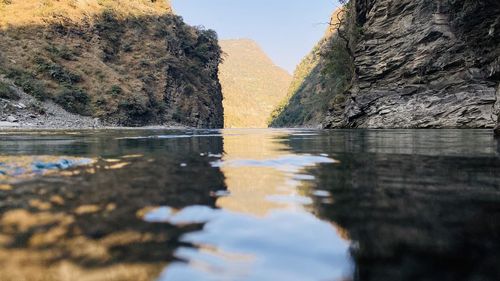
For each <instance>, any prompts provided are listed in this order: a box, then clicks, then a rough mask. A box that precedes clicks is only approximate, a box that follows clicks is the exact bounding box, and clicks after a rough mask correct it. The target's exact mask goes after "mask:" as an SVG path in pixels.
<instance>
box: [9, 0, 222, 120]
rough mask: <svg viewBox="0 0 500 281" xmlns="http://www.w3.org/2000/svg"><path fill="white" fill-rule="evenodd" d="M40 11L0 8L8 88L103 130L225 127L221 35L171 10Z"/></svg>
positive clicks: (133, 5) (53, 6)
mask: <svg viewBox="0 0 500 281" xmlns="http://www.w3.org/2000/svg"><path fill="white" fill-rule="evenodd" d="M42 2H43V3H41V2H40V1H35V0H30V1H21V0H10V1H0V50H1V52H0V76H2V77H3V79H4V80H5V82H6V83H14V84H15V85H16V86H18V87H19V88H21V89H23V90H24V91H25V92H26V93H28V94H30V95H32V96H34V97H36V98H37V99H38V100H40V101H45V100H50V101H54V102H55V103H57V104H59V105H61V106H62V107H63V108H64V109H66V110H67V111H69V112H71V113H76V114H81V115H85V116H92V117H97V118H99V119H100V120H101V121H102V123H104V124H105V125H106V124H108V125H125V126H142V125H162V124H171V123H176V124H182V125H186V126H192V127H203V128H220V127H222V126H223V108H222V91H221V86H220V84H219V81H218V65H219V62H220V58H221V57H220V54H221V51H220V47H219V46H218V42H217V35H216V33H215V32H213V31H210V30H203V29H199V28H195V27H191V26H188V25H186V24H185V23H184V22H183V20H182V18H180V17H178V16H176V15H173V14H172V11H171V7H170V5H169V4H168V1H150V0H141V1H128V0H124V1H98V0H87V1H66V0H64V1H61V0H60V1H55V0H54V1H53V0H49V1H42ZM27 106H28V107H31V106H32V105H27ZM33 106H34V107H36V104H35V105H33ZM0 117H1V116H0ZM34 123H37V122H34Z"/></svg>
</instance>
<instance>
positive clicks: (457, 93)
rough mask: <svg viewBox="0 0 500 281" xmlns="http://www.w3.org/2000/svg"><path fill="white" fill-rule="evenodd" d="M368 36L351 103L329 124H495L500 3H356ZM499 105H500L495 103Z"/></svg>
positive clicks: (360, 50)
mask: <svg viewBox="0 0 500 281" xmlns="http://www.w3.org/2000/svg"><path fill="white" fill-rule="evenodd" d="M351 4H353V8H354V9H355V16H356V18H355V22H356V25H357V26H358V27H359V28H360V29H361V31H362V35H361V38H360V40H359V42H358V43H357V45H356V48H355V59H354V64H355V68H356V75H355V78H354V81H353V85H352V88H351V89H350V90H349V92H348V93H347V94H346V102H345V104H344V106H343V107H342V108H340V109H333V108H331V109H330V114H329V116H328V117H327V119H326V121H325V123H324V125H325V127H328V128H333V127H369V128H425V127H429V128H445V127H446V128H483V127H488V128H489V127H493V126H495V124H496V123H497V119H498V111H499V104H500V100H499V99H498V97H500V88H499V82H500V2H498V1H497V0H477V1H472V0H439V1H435V0H356V1H353V2H352V3H351ZM497 101H498V102H497Z"/></svg>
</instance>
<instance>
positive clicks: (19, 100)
mask: <svg viewBox="0 0 500 281" xmlns="http://www.w3.org/2000/svg"><path fill="white" fill-rule="evenodd" d="M0 82H3V83H5V84H7V85H9V86H10V88H11V90H12V93H13V94H12V97H11V98H9V99H6V98H2V97H1V96H0V130H6V129H9V130H11V129H16V130H17V129H19V130H32V129H35V130H54V129H61V130H66V129H136V128H133V127H121V126H119V125H118V124H113V123H110V122H106V123H103V122H102V121H101V120H100V119H99V118H92V117H90V116H82V115H78V114H73V113H70V112H68V111H66V110H64V108H62V107H61V106H60V105H58V104H56V103H54V102H53V101H51V100H46V101H40V100H37V99H35V98H34V97H33V96H31V95H28V94H26V93H25V92H24V91H22V90H20V89H19V88H18V87H16V86H15V85H14V84H13V83H11V81H9V80H7V79H3V78H2V77H0ZM141 128H144V129H187V128H188V127H186V126H183V125H180V124H178V123H175V122H169V123H166V124H161V125H152V126H145V127H141Z"/></svg>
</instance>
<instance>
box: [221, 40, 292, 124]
mask: <svg viewBox="0 0 500 281" xmlns="http://www.w3.org/2000/svg"><path fill="white" fill-rule="evenodd" d="M220 45H221V47H222V50H223V52H224V54H225V55H224V62H223V63H222V64H221V65H220V72H219V77H220V81H221V84H222V92H223V96H224V101H223V104H224V115H225V117H224V123H225V127H226V128H234V127H238V128H265V127H267V121H268V118H269V115H270V114H271V112H272V110H273V109H274V108H275V107H276V106H277V105H278V103H279V102H280V101H281V100H282V99H283V98H284V96H285V95H286V90H287V88H288V85H289V84H290V81H291V76H290V74H288V72H286V71H285V70H283V69H282V68H280V67H278V66H276V65H275V64H274V63H273V62H272V60H271V59H270V58H269V57H268V56H267V55H266V53H265V52H264V51H263V50H262V49H261V48H260V47H259V46H258V45H257V43H255V42H254V41H252V40H248V39H238V40H221V41H220Z"/></svg>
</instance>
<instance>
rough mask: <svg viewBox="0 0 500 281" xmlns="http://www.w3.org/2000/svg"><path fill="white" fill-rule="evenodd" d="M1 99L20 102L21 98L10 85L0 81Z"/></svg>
mask: <svg viewBox="0 0 500 281" xmlns="http://www.w3.org/2000/svg"><path fill="white" fill-rule="evenodd" d="M0 98H2V99H8V100H18V99H20V97H19V96H18V95H17V94H16V92H15V91H14V90H13V89H12V88H11V87H10V85H9V84H7V83H4V82H2V81H0Z"/></svg>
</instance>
